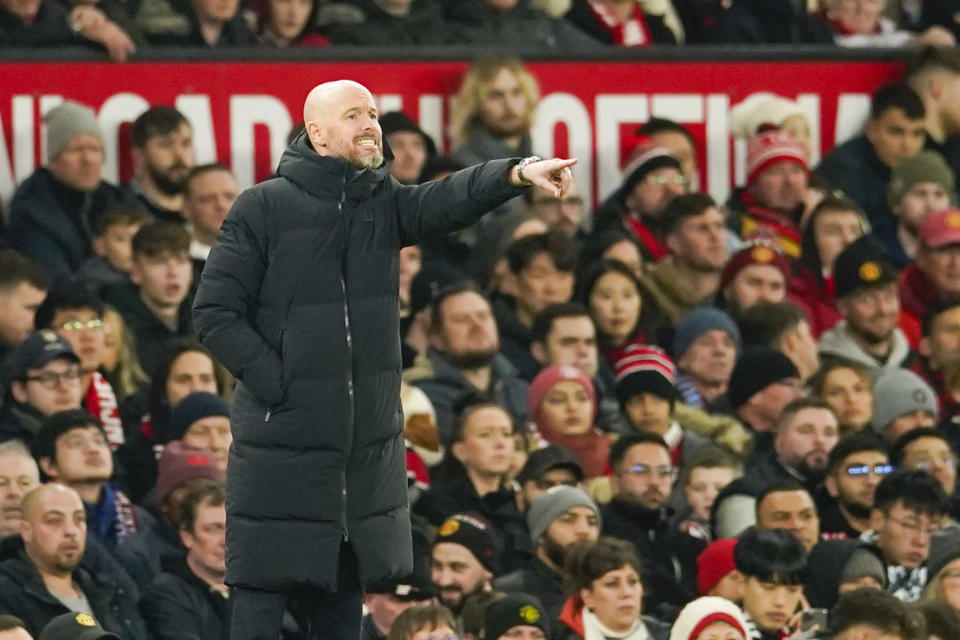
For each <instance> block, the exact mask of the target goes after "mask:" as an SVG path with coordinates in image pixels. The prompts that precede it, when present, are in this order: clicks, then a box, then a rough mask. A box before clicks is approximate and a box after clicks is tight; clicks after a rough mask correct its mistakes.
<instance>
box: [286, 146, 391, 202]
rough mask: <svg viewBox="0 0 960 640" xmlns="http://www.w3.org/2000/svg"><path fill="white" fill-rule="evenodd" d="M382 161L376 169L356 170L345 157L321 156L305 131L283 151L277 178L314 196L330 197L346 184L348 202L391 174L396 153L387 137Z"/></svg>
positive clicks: (371, 188) (358, 197)
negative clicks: (281, 178) (285, 180)
mask: <svg viewBox="0 0 960 640" xmlns="http://www.w3.org/2000/svg"><path fill="white" fill-rule="evenodd" d="M383 158H384V160H383V164H381V165H380V166H379V167H377V168H376V169H363V170H362V171H356V170H354V169H353V168H352V167H351V166H350V165H349V164H347V161H346V160H344V159H343V158H334V157H331V156H321V155H318V154H317V152H316V151H314V149H313V147H312V146H311V145H310V142H309V141H308V140H307V134H306V132H302V133H301V134H300V135H298V136H297V137H296V138H295V139H294V141H293V142H291V143H290V146H289V147H287V150H286V151H284V152H283V156H282V157H281V158H280V165H279V166H278V167H277V175H278V176H280V177H283V178H287V179H288V180H290V181H291V182H293V183H294V184H296V185H297V186H298V187H300V188H301V189H303V190H304V191H306V192H307V193H309V194H311V195H313V196H317V197H327V198H329V197H330V195H331V193H337V192H339V191H340V190H341V189H342V188H343V187H344V185H346V192H347V197H348V198H349V199H351V200H362V199H363V198H366V197H367V196H368V195H369V194H370V192H372V191H373V189H374V188H375V187H376V186H377V185H378V184H380V183H381V182H383V181H384V180H386V179H387V178H388V177H389V175H390V163H391V162H392V161H393V151H391V150H390V145H389V144H388V143H387V139H386V137H385V136H384V138H383Z"/></svg>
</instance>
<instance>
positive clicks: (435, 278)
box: [410, 261, 468, 316]
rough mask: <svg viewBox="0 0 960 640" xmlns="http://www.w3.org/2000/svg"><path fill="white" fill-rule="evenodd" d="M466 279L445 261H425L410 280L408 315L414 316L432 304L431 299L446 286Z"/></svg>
mask: <svg viewBox="0 0 960 640" xmlns="http://www.w3.org/2000/svg"><path fill="white" fill-rule="evenodd" d="M466 280H468V278H467V276H466V275H465V274H464V273H463V272H462V271H460V270H458V269H455V268H454V267H452V266H450V265H448V264H446V263H445V262H442V261H430V262H427V263H425V264H424V265H423V267H421V268H420V271H418V272H417V275H415V276H413V280H411V281H410V315H412V316H415V315H417V314H418V313H420V311H421V310H423V309H425V308H426V307H429V306H430V305H431V304H433V299H434V298H436V297H437V294H438V293H440V292H441V291H442V290H443V289H445V288H446V287H448V286H450V285H454V284H457V283H460V282H464V281H466Z"/></svg>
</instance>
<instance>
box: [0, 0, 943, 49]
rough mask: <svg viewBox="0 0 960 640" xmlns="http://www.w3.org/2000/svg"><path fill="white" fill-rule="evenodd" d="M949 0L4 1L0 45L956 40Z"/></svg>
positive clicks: (863, 43) (589, 45) (584, 45)
mask: <svg viewBox="0 0 960 640" xmlns="http://www.w3.org/2000/svg"><path fill="white" fill-rule="evenodd" d="M958 35H960V23H958V22H957V18H956V6H955V5H954V4H953V2H951V0H923V1H922V2H920V1H917V0H912V1H911V0H902V1H901V0H891V1H889V2H888V1H887V0H250V2H247V3H244V2H241V1H240V0H131V1H125V0H67V1H64V0H3V1H2V2H0V48H2V47H17V48H30V47H58V46H64V45H79V46H89V47H91V48H92V49H99V50H101V51H106V53H107V54H108V55H109V56H110V58H112V59H113V60H119V61H123V60H126V59H127V58H128V57H129V56H130V55H131V54H133V53H135V52H137V51H148V50H160V51H162V50H163V49H164V48H167V49H169V48H170V47H181V48H182V47H197V48H236V47H245V48H252V47H265V48H272V49H281V48H286V47H314V48H316V47H330V46H333V47H344V46H347V47H355V46H368V47H370V46H372V47H390V48H395V47H416V46H438V45H448V46H471V45H472V46H476V45H482V46H489V47H502V46H507V47H510V46H522V47H524V48H525V49H527V50H538V49H539V50H542V51H556V52H565V53H584V52H591V51H602V50H604V49H605V48H608V47H611V46H612V47H647V46H656V45H697V44H701V45H702V44H718V43H725V44H806V43H809V44H825V45H829V44H835V45H837V46H840V47H902V46H917V45H923V44H929V45H939V46H951V45H954V44H956V40H957V37H958Z"/></svg>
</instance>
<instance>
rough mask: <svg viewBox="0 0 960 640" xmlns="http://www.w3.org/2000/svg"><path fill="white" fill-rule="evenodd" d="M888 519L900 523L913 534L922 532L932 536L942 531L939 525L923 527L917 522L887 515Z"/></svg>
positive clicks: (926, 535)
mask: <svg viewBox="0 0 960 640" xmlns="http://www.w3.org/2000/svg"><path fill="white" fill-rule="evenodd" d="M887 520H892V521H893V522H895V523H897V524H898V525H900V526H901V527H902V528H903V530H904V531H906V532H908V533H911V534H913V535H916V534H918V533H922V534H923V535H924V536H925V537H927V538H929V537H930V536H934V535H936V534H938V533H939V532H940V526H939V525H936V526H930V527H927V528H923V527H921V526H920V524H919V523H917V522H908V521H905V520H901V519H900V518H894V517H893V516H887Z"/></svg>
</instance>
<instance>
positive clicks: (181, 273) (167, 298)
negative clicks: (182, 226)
mask: <svg viewBox="0 0 960 640" xmlns="http://www.w3.org/2000/svg"><path fill="white" fill-rule="evenodd" d="M130 279H131V280H132V281H133V283H134V284H135V285H137V286H138V287H139V288H140V295H141V296H142V297H144V298H145V299H146V300H147V301H148V302H149V303H150V304H152V305H153V306H156V307H161V308H164V309H170V308H176V307H179V306H180V303H181V302H183V300H184V298H186V297H187V294H188V293H189V292H190V282H191V281H192V280H193V265H192V264H190V256H188V255H187V254H186V253H172V252H167V253H163V254H161V255H159V256H147V255H139V256H135V257H134V259H133V271H131V272H130Z"/></svg>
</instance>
